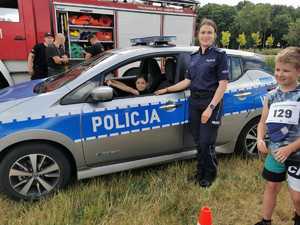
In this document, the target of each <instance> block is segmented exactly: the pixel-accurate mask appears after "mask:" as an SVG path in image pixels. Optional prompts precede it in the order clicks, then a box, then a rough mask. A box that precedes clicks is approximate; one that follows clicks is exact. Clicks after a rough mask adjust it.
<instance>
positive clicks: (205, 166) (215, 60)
mask: <svg viewBox="0 0 300 225" xmlns="http://www.w3.org/2000/svg"><path fill="white" fill-rule="evenodd" d="M228 75H229V72H228V65H227V55H226V53H225V52H223V51H222V50H220V49H218V48H216V47H210V48H208V49H207V50H206V51H205V53H204V54H202V51H201V48H200V49H199V51H197V52H195V53H193V54H192V55H191V62H190V66H189V69H188V73H187V75H186V78H187V79H189V80H191V85H190V90H191V97H190V99H189V117H190V126H191V131H192V135H193V138H194V141H195V143H196V145H197V150H198V154H197V160H198V165H197V179H198V180H199V181H200V185H201V181H202V180H205V181H209V182H210V183H211V182H212V181H213V180H214V179H215V177H216V175H217V164H218V163H217V158H216V153H215V142H216V138H217V133H218V128H219V125H220V121H221V116H222V108H223V105H222V101H221V102H220V103H219V104H218V105H217V106H216V107H215V109H214V110H213V113H212V116H211V117H210V119H209V120H208V122H207V123H206V124H203V123H201V115H202V113H203V112H204V110H205V109H206V108H207V107H208V106H209V104H210V102H211V100H212V98H213V96H214V94H215V91H216V89H217V88H218V86H219V81H220V80H228Z"/></svg>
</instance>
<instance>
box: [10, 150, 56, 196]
mask: <svg viewBox="0 0 300 225" xmlns="http://www.w3.org/2000/svg"><path fill="white" fill-rule="evenodd" d="M60 175H61V170H60V167H59V166H58V164H57V163H56V161H55V160H53V159H52V158H51V157H50V156H48V155H44V154H29V155H25V156H22V157H21V158H19V159H17V160H16V161H15V162H14V164H13V165H12V166H11V167H10V169H9V182H10V185H11V187H12V188H13V189H14V191H16V192H17V193H18V194H20V195H23V196H26V197H31V198H39V197H41V196H42V195H46V194H48V193H49V192H51V191H52V190H53V189H54V188H55V187H56V186H57V184H58V182H59V179H60Z"/></svg>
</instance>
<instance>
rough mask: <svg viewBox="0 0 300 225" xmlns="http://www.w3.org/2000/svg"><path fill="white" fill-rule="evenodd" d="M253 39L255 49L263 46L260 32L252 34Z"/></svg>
mask: <svg viewBox="0 0 300 225" xmlns="http://www.w3.org/2000/svg"><path fill="white" fill-rule="evenodd" d="M251 38H252V40H253V42H254V45H253V47H254V48H257V47H258V46H260V45H261V37H260V34H259V32H256V33H252V34H251Z"/></svg>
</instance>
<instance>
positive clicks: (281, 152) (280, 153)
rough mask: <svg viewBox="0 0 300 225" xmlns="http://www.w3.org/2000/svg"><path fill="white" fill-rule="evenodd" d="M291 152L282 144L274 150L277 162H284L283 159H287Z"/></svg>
mask: <svg viewBox="0 0 300 225" xmlns="http://www.w3.org/2000/svg"><path fill="white" fill-rule="evenodd" d="M291 153H292V152H291V150H290V149H289V148H288V147H287V146H284V147H281V148H279V149H278V150H277V151H276V153H275V158H276V160H277V161H278V162H280V163H284V161H285V160H286V159H287V157H289V155H290V154H291Z"/></svg>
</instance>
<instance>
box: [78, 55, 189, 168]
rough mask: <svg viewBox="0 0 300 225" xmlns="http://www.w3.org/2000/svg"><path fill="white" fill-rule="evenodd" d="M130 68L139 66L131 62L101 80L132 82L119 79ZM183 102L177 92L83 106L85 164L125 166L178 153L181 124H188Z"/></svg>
mask: <svg viewBox="0 0 300 225" xmlns="http://www.w3.org/2000/svg"><path fill="white" fill-rule="evenodd" d="M155 60H157V58H155ZM150 61H151V60H150ZM157 62H158V64H159V63H160V60H157ZM129 65H133V66H135V67H136V66H137V65H138V64H137V63H132V62H130V63H128V64H126V65H122V67H120V68H117V69H114V70H113V71H110V72H107V73H106V74H104V75H103V76H104V77H105V79H111V75H113V74H114V75H116V74H117V75H118V77H119V78H117V79H121V81H123V82H124V79H127V81H128V79H129V80H130V79H132V81H134V80H135V77H134V76H133V77H130V76H129V77H128V76H125V78H124V79H123V80H122V78H120V77H122V76H123V75H122V74H126V71H125V70H124V68H126V70H128V69H130V68H129ZM159 66H160V67H161V65H159ZM124 71H125V72H124ZM161 75H163V74H161ZM108 77H109V78H108ZM102 85H103V84H102ZM185 102H186V101H185V98H184V92H178V93H169V94H166V95H160V96H156V95H154V94H153V93H150V94H146V95H139V96H133V95H128V96H126V95H125V96H118V97H116V98H114V99H112V100H111V101H107V102H97V103H85V104H84V106H83V114H82V137H83V140H84V141H83V147H84V152H85V157H86V161H87V163H88V164H89V165H94V164H107V163H117V162H125V161H130V160H135V159H144V158H150V157H153V156H160V155H166V154H172V153H176V152H179V151H181V149H182V147H183V138H182V137H183V124H184V123H186V122H187V121H185V108H186V107H185Z"/></svg>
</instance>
